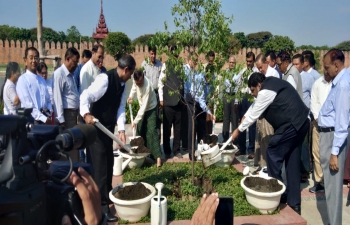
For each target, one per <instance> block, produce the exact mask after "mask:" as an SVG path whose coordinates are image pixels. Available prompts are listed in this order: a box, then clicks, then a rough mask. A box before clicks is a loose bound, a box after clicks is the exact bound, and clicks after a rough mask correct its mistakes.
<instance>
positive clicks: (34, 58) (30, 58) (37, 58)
mask: <svg viewBox="0 0 350 225" xmlns="http://www.w3.org/2000/svg"><path fill="white" fill-rule="evenodd" d="M27 59H29V60H30V61H33V60H34V61H35V62H38V61H39V57H37V56H35V57H28V58H27Z"/></svg>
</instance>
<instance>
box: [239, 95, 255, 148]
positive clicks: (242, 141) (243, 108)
mask: <svg viewBox="0 0 350 225" xmlns="http://www.w3.org/2000/svg"><path fill="white" fill-rule="evenodd" d="M250 105H251V103H250V102H249V101H248V99H247V98H244V99H243V100H242V102H241V103H240V104H239V105H238V116H239V119H240V120H242V118H243V116H244V114H245V113H246V112H247V111H248V109H249V107H250ZM255 134H256V123H253V124H252V125H251V126H250V127H249V145H248V151H247V147H246V140H247V138H246V135H247V133H246V131H243V132H241V133H240V134H239V136H238V145H239V150H240V152H241V153H242V154H245V153H248V154H253V153H254V150H255Z"/></svg>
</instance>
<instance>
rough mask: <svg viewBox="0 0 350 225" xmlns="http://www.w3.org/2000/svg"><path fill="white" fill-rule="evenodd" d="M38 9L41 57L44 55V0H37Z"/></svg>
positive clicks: (38, 36) (38, 35) (38, 34)
mask: <svg viewBox="0 0 350 225" xmlns="http://www.w3.org/2000/svg"><path fill="white" fill-rule="evenodd" d="M36 10H37V17H38V27H37V38H38V51H39V56H40V58H41V57H43V56H44V49H43V37H42V35H43V11H42V0H36ZM40 61H42V60H40Z"/></svg>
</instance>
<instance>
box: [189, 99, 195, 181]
mask: <svg viewBox="0 0 350 225" xmlns="http://www.w3.org/2000/svg"><path fill="white" fill-rule="evenodd" d="M194 105H195V104H194ZM193 110H195V109H193ZM190 116H191V117H192V124H191V126H192V134H191V135H192V143H191V146H192V150H191V151H192V152H191V154H192V162H191V163H192V184H194V157H195V156H194V137H195V133H194V124H195V121H194V120H195V119H196V113H195V111H193V113H192V115H190Z"/></svg>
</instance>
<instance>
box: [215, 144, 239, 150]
mask: <svg viewBox="0 0 350 225" xmlns="http://www.w3.org/2000/svg"><path fill="white" fill-rule="evenodd" d="M218 145H219V148H220V149H221V147H222V146H223V145H224V144H218ZM232 149H235V148H234V147H233V145H232V144H228V145H227V146H226V147H225V149H224V150H232Z"/></svg>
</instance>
